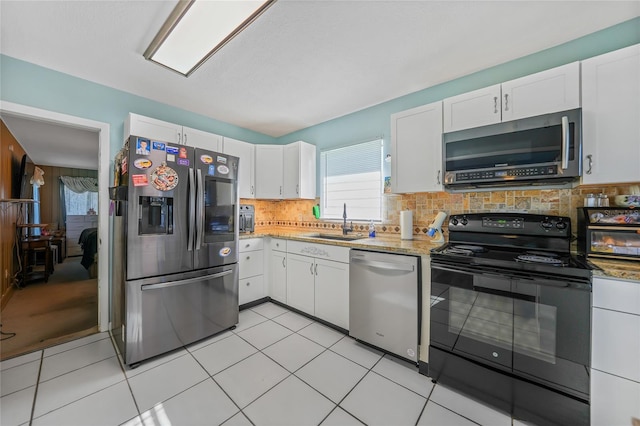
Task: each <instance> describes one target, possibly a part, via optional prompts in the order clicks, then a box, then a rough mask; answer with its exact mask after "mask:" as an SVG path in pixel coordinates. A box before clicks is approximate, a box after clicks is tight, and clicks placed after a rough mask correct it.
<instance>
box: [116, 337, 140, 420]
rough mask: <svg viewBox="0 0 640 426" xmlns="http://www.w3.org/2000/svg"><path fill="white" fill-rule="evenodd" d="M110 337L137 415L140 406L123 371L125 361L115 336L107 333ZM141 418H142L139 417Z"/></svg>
mask: <svg viewBox="0 0 640 426" xmlns="http://www.w3.org/2000/svg"><path fill="white" fill-rule="evenodd" d="M109 336H110V337H111V339H110V340H111V345H112V346H113V350H114V351H115V352H116V356H117V357H118V364H119V365H120V371H122V375H123V376H124V380H125V381H126V382H127V388H129V393H130V394H131V399H133V405H134V406H135V407H136V411H137V412H138V416H140V415H141V414H140V407H139V406H138V401H137V400H136V396H135V395H134V394H133V389H131V383H129V377H127V372H126V371H125V363H124V358H123V357H122V354H121V353H120V351H119V350H118V345H117V344H116V342H115V336H113V335H112V334H111V333H109ZM140 420H142V418H141V419H140Z"/></svg>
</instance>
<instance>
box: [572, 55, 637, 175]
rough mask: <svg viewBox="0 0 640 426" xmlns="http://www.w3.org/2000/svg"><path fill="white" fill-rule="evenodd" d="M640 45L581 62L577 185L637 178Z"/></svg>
mask: <svg viewBox="0 0 640 426" xmlns="http://www.w3.org/2000/svg"><path fill="white" fill-rule="evenodd" d="M638 117H640V45H635V46H631V47H627V48H624V49H620V50H616V51H615V52H610V53H606V54H604V55H600V56H596V57H594V58H590V59H587V60H585V61H583V62H582V152H583V155H584V157H583V166H582V170H583V173H582V183H583V184H605V183H623V182H638V181H640V167H638V164H639V163H640V143H638V141H640V125H639V124H638Z"/></svg>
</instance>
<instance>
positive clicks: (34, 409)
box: [29, 351, 44, 426]
mask: <svg viewBox="0 0 640 426" xmlns="http://www.w3.org/2000/svg"><path fill="white" fill-rule="evenodd" d="M43 360H44V351H42V352H41V353H40V367H39V368H38V378H37V379H36V388H35V389H34V390H33V401H32V402H31V413H30V414H29V426H31V424H32V423H33V414H34V413H35V411H36V398H38V387H39V385H40V373H41V372H42V361H43Z"/></svg>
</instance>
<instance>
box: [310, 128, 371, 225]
mask: <svg viewBox="0 0 640 426" xmlns="http://www.w3.org/2000/svg"><path fill="white" fill-rule="evenodd" d="M320 168H321V172H320V178H321V181H322V188H321V191H322V192H321V200H320V201H321V209H322V217H323V218H324V219H342V212H343V208H344V203H347V219H348V220H364V221H369V220H381V218H382V139H376V140H373V141H370V142H364V143H359V144H356V145H351V146H347V147H344V148H336V149H331V150H327V151H322V152H321V153H320Z"/></svg>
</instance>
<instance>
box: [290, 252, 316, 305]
mask: <svg viewBox="0 0 640 426" xmlns="http://www.w3.org/2000/svg"><path fill="white" fill-rule="evenodd" d="M314 265H315V264H314V262H313V258H312V257H307V256H300V255H297V254H288V255H287V305H289V306H291V307H293V308H296V309H300V310H301V311H302V312H305V313H307V314H310V315H315V307H314V303H315V302H314V297H315V295H314V281H315V280H314Z"/></svg>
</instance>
